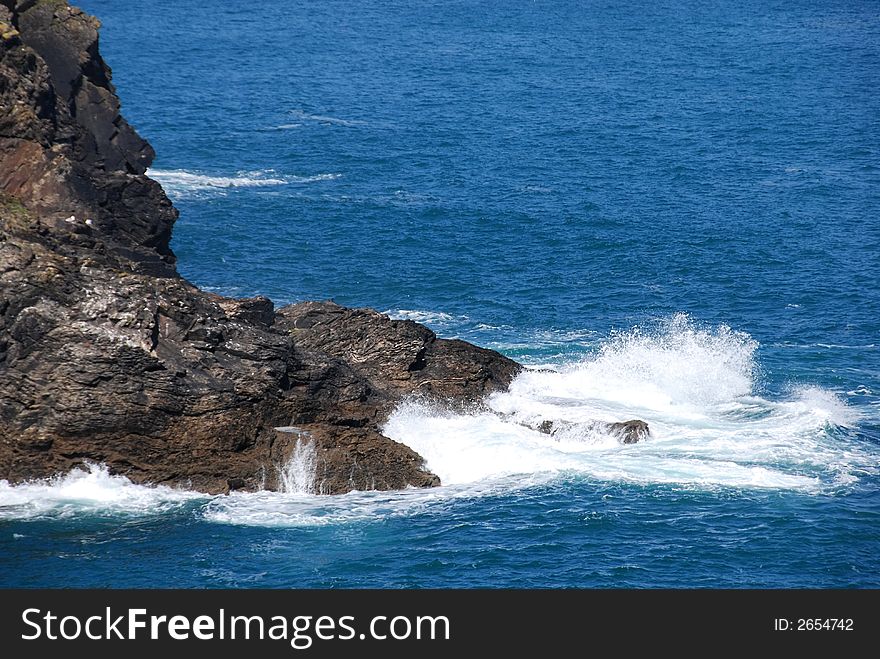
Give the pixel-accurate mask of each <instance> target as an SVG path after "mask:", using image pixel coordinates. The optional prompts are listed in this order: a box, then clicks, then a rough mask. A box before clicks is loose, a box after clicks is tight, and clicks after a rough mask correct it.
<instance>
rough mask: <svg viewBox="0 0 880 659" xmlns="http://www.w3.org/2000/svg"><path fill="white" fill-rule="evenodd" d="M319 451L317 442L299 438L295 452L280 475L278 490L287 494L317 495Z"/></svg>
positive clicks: (295, 445) (280, 471)
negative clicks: (316, 445) (316, 482)
mask: <svg viewBox="0 0 880 659" xmlns="http://www.w3.org/2000/svg"><path fill="white" fill-rule="evenodd" d="M316 477H317V451H316V447H315V442H314V441H313V440H311V439H309V438H307V437H305V436H300V437H299V438H297V440H296V443H295V444H294V447H293V451H292V452H291V454H290V458H288V460H287V462H286V463H285V464H284V466H282V467H281V469H280V470H279V473H278V485H279V487H278V489H279V490H280V491H281V492H283V493H285V494H315V492H316V487H315V481H316Z"/></svg>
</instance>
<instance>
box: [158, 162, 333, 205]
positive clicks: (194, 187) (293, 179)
mask: <svg viewBox="0 0 880 659" xmlns="http://www.w3.org/2000/svg"><path fill="white" fill-rule="evenodd" d="M147 175H148V176H150V177H151V178H154V179H155V180H157V181H159V183H161V184H162V187H163V188H164V189H165V192H167V193H168V195H169V196H171V197H176V198H180V197H186V196H197V195H199V194H204V193H206V192H214V193H217V192H220V193H223V192H225V191H228V190H229V189H231V188H262V187H273V186H280V185H288V184H295V183H316V182H318V181H332V180H335V179H338V178H340V177H341V176H342V174H338V173H326V174H315V175H311V176H292V175H291V176H279V175H278V174H277V173H276V172H274V171H272V170H266V171H253V172H238V173H237V174H236V175H235V176H214V175H210V174H203V173H199V172H188V171H186V170H183V169H150V170H149V171H148V172H147Z"/></svg>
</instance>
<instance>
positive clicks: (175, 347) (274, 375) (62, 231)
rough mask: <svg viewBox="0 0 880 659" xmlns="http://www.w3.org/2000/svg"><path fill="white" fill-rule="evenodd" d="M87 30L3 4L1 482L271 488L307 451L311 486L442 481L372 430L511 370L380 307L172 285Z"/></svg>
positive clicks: (150, 207) (452, 400)
mask: <svg viewBox="0 0 880 659" xmlns="http://www.w3.org/2000/svg"><path fill="white" fill-rule="evenodd" d="M98 25H99V24H98V22H97V20H95V19H94V18H92V17H90V16H88V15H86V14H84V13H83V12H81V11H80V10H78V9H75V8H73V7H70V6H69V5H68V4H67V2H66V1H65V0H0V479H6V480H9V481H12V482H16V481H21V480H24V479H29V478H35V477H47V476H51V475H54V474H56V473H58V472H63V471H67V470H69V469H70V468H71V467H73V466H75V465H77V464H81V463H83V462H85V461H93V462H101V463H104V464H106V465H108V467H109V468H110V469H111V470H112V471H113V472H115V473H121V474H124V475H126V476H128V477H129V478H131V479H132V480H133V481H135V482H151V483H165V484H175V485H183V486H186V487H191V488H195V489H198V490H202V491H205V492H211V493H215V492H225V491H229V490H231V489H251V490H253V489H258V488H261V487H266V488H269V489H277V488H280V487H281V485H282V482H283V479H282V475H281V473H280V466H281V465H284V464H285V462H286V461H287V460H288V459H289V457H290V456H291V454H292V453H293V452H294V451H295V449H296V448H297V447H298V446H299V447H300V448H302V442H311V443H313V447H314V455H315V483H314V489H315V490H316V491H320V492H325V493H340V492H346V491H348V490H351V489H371V488H375V489H393V488H403V487H407V486H416V487H427V486H433V485H437V484H439V479H438V478H437V476H435V475H434V474H432V473H430V472H429V471H427V470H426V468H425V465H424V461H423V460H422V458H421V457H420V456H419V455H418V454H417V453H415V452H414V451H412V450H411V449H409V448H408V447H406V446H403V445H402V444H399V443H397V442H394V441H392V440H391V439H389V438H387V437H385V436H384V435H382V433H381V431H380V428H381V426H382V424H383V423H384V421H385V420H386V418H387V415H388V414H389V412H390V411H391V410H392V409H393V408H394V406H395V405H396V404H397V403H398V402H399V401H401V400H402V399H403V398H404V397H406V396H411V395H420V396H424V397H427V398H430V399H434V400H440V401H442V402H443V403H444V404H446V405H450V406H466V405H477V404H479V403H480V401H481V400H482V399H483V398H484V397H485V396H486V395H487V394H489V393H491V392H493V391H499V390H503V389H505V388H506V387H507V386H508V385H509V384H510V382H511V380H512V379H513V378H514V377H515V375H516V374H517V373H518V371H519V370H520V367H519V365H518V364H516V363H515V362H513V361H511V360H509V359H507V358H505V357H503V356H502V355H500V354H498V353H496V352H493V351H491V350H485V349H482V348H478V347H476V346H473V345H470V344H468V343H465V342H462V341H451V340H444V339H438V338H437V337H436V336H435V335H434V333H433V332H431V330H429V329H428V328H426V327H423V326H421V325H418V324H416V323H413V322H410V321H396V320H391V319H389V318H388V317H386V316H384V315H382V314H379V313H376V312H375V311H371V310H367V309H345V308H343V307H340V306H338V305H335V304H333V303H330V302H324V303H314V302H310V303H303V304H297V305H293V306H289V307H285V308H283V309H280V310H277V311H276V310H275V309H274V306H273V304H272V302H271V301H270V300H268V299H266V298H262V297H257V298H252V299H230V298H225V297H221V296H218V295H214V294H211V293H207V292H204V291H200V290H199V289H198V288H196V287H195V286H193V285H192V284H190V283H189V282H187V281H186V280H184V279H183V278H181V277H180V276H179V275H178V273H177V271H176V269H175V257H174V254H173V252H172V250H171V247H170V239H171V230H172V226H173V224H174V221H175V219H176V217H177V211H176V210H175V209H174V207H173V206H172V204H171V202H170V201H169V200H168V198H167V197H166V196H165V193H164V192H163V190H162V188H161V186H160V185H159V184H158V183H156V182H155V181H152V180H151V179H150V178H148V177H147V176H146V174H145V172H146V169H147V167H148V166H149V165H150V163H151V161H152V158H153V150H152V149H151V147H150V146H149V144H147V143H146V142H145V141H144V140H143V139H141V138H140V137H139V136H138V134H137V133H136V132H135V131H134V129H133V128H132V127H131V126H129V124H128V123H127V122H126V121H125V120H124V119H123V118H122V116H121V115H120V113H119V101H118V99H117V97H116V93H115V90H114V88H113V85H112V83H111V75H110V69H109V68H108V67H107V66H106V64H105V63H104V61H103V60H102V58H101V56H100V54H99V52H98V32H97V29H98Z"/></svg>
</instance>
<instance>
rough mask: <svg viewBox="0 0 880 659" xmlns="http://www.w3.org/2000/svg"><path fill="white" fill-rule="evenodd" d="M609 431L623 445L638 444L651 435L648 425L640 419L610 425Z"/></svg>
mask: <svg viewBox="0 0 880 659" xmlns="http://www.w3.org/2000/svg"><path fill="white" fill-rule="evenodd" d="M608 430H609V431H611V433H612V434H613V435H614V436H616V437H617V438H618V439H620V442H621V443H622V444H636V443H638V442H640V441H641V440H643V439H647V438H648V437H649V436H650V435H651V430H650V429H649V428H648V424H647V423H645V422H644V421H640V420H638V419H633V420H631V421H618V422H617V423H609V424H608Z"/></svg>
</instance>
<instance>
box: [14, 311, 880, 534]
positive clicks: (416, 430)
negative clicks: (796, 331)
mask: <svg viewBox="0 0 880 659" xmlns="http://www.w3.org/2000/svg"><path fill="white" fill-rule="evenodd" d="M404 313H407V314H422V313H425V312H415V311H406V310H402V311H400V314H401V315H403V314H404ZM451 318H454V317H451ZM756 349H757V344H756V343H755V341H754V340H753V339H752V338H751V337H749V336H748V335H746V334H743V333H741V332H735V331H733V330H731V329H730V328H727V327H724V326H721V327H715V328H705V327H700V326H698V325H697V324H695V323H694V322H692V321H691V320H690V319H688V318H687V317H686V316H676V317H674V318H672V319H670V320H669V321H667V322H665V323H663V324H662V325H660V326H659V327H654V328H653V329H651V330H646V329H634V330H632V331H630V332H624V333H618V334H615V335H613V336H611V337H609V338H608V339H607V340H606V341H605V342H603V343H601V344H599V345H598V346H597V347H596V348H595V349H594V351H593V352H592V353H590V354H589V355H588V356H586V357H585V358H583V359H581V360H580V361H578V362H576V363H568V364H563V365H560V366H558V367H556V370H547V369H543V370H541V369H531V370H527V371H525V372H524V373H522V374H521V375H520V376H519V377H518V378H517V379H516V380H515V381H514V383H513V384H512V386H511V387H510V390H509V391H508V392H506V393H502V394H496V395H494V396H492V397H491V398H490V399H489V409H487V410H484V411H480V412H476V413H472V414H458V413H451V412H448V411H444V410H442V409H438V408H436V407H430V406H427V405H425V404H422V403H418V402H415V401H409V402H406V403H404V404H403V405H400V406H399V407H398V408H397V410H396V411H395V412H394V413H393V414H392V415H391V417H390V418H389V420H388V422H387V424H386V426H385V428H384V431H385V433H386V434H387V435H388V436H390V437H392V438H393V439H396V440H397V441H400V442H403V443H405V444H407V445H409V446H411V447H412V448H413V449H415V450H416V451H418V452H419V453H420V454H421V455H422V456H424V457H425V458H426V460H427V465H428V468H430V469H431V470H432V471H434V472H435V473H437V474H438V475H439V476H440V477H441V479H442V480H443V483H444V486H443V487H440V488H434V489H428V490H405V491H402V492H352V493H349V494H346V495H341V496H333V497H326V496H318V495H315V494H312V493H313V492H314V491H315V468H314V467H315V458H316V456H315V453H314V446H313V445H311V444H310V443H308V442H307V441H301V442H300V443H299V444H298V446H297V447H296V449H295V451H294V452H293V454H292V456H291V459H290V460H289V461H288V463H287V464H286V465H283V466H282V468H281V469H280V475H281V481H282V483H283V487H282V488H281V489H282V491H281V492H256V493H237V492H236V493H233V494H230V495H228V496H217V497H207V496H205V495H200V494H195V493H190V492H181V491H178V490H173V489H169V488H165V487H145V486H140V485H134V484H132V483H131V482H129V481H128V480H127V479H125V478H123V477H119V476H110V475H109V474H108V473H107V470H106V469H104V468H101V467H95V466H92V467H89V468H88V470H76V471H74V472H72V473H70V474H68V475H66V476H64V477H59V478H56V479H53V480H51V481H41V482H35V483H28V484H25V485H19V486H14V487H13V486H10V485H9V484H7V483H5V482H0V519H4V518H6V519H8V518H31V517H39V516H70V515H75V514H78V513H80V512H83V511H85V512H86V513H90V512H91V513H95V512H97V513H101V512H107V513H110V514H117V513H131V514H153V513H156V512H161V511H163V510H169V509H173V508H174V507H176V506H181V505H184V504H185V503H186V502H188V501H191V500H193V499H199V498H201V499H202V500H203V501H204V504H203V505H202V506H201V507H199V508H198V514H200V515H201V516H202V517H203V518H204V519H206V520H208V521H211V522H216V523H222V524H245V525H260V526H316V525H328V524H345V523H349V522H362V521H371V520H381V519H386V518H389V517H396V516H406V515H414V514H421V513H424V512H428V513H431V514H443V512H444V510H445V509H446V507H447V506H450V505H453V504H454V503H455V502H456V501H459V500H461V499H472V498H475V497H492V496H496V495H509V494H510V493H512V492H516V491H517V490H519V489H522V488H528V487H533V486H542V485H544V484H547V483H548V482H550V481H552V480H554V479H557V478H560V477H564V478H576V479H587V480H592V481H603V482H628V483H636V484H644V485H651V484H669V485H676V486H682V487H687V488H695V489H717V488H734V489H752V488H773V489H790V490H797V491H801V492H804V493H809V494H822V493H833V492H835V491H837V490H838V489H839V488H841V487H848V486H850V485H852V484H854V483H857V482H858V481H859V480H860V479H861V478H863V477H864V476H865V475H873V474H876V473H877V472H878V468H880V451H878V450H877V449H876V447H873V446H872V445H870V444H867V443H865V442H860V441H857V440H854V439H852V438H850V437H848V436H847V433H846V432H845V431H844V429H845V428H846V427H848V426H853V425H855V424H856V423H858V421H859V417H858V414H857V412H856V410H855V409H854V408H851V407H848V406H847V405H845V404H844V403H843V402H842V401H841V400H840V398H838V396H837V395H836V394H835V393H833V392H830V391H827V390H825V389H821V388H818V387H801V388H796V389H793V390H792V391H791V392H790V393H789V395H787V396H785V397H784V398H783V399H782V400H768V399H766V398H764V397H762V396H760V395H759V392H756V391H755V389H756V386H755V382H756V378H757V377H758V372H759V369H758V368H757V366H756V362H755V352H756ZM630 418H641V419H644V420H646V421H647V422H648V423H649V424H650V427H651V437H650V438H648V439H647V440H646V441H643V442H640V443H638V444H631V445H622V444H620V443H619V442H618V440H617V439H616V438H615V437H613V436H612V435H611V434H609V433H608V432H607V431H606V430H604V429H603V427H602V425H601V424H597V423H596V421H620V420H626V419H630ZM545 420H550V421H554V422H562V423H558V424H557V427H560V428H562V430H561V431H559V432H557V433H556V434H554V435H547V434H544V433H541V432H538V431H537V430H533V429H532V427H530V426H535V425H537V424H539V423H541V422H542V421H545Z"/></svg>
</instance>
